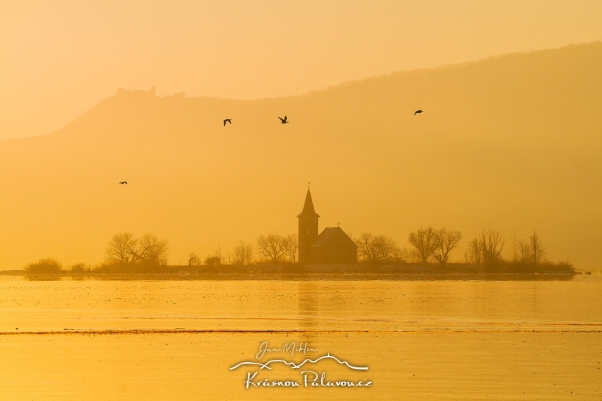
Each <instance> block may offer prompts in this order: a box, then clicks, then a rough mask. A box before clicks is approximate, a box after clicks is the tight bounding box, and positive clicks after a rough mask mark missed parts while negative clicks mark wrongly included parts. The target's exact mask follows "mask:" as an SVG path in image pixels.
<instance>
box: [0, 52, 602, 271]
mask: <svg viewBox="0 0 602 401" xmlns="http://www.w3.org/2000/svg"><path fill="white" fill-rule="evenodd" d="M600 71H602V43H600V42H597V43H592V44H584V45H573V46H568V47H564V48H560V49H554V50H545V51H537V52H533V53H529V54H513V55H507V56H501V57H493V58H490V59H487V60H483V61H479V62H473V63H466V64H462V65H457V66H449V67H445V68H439V69H431V70H419V71H410V72H399V73H393V74H389V75H385V76H379V77H375V78H371V79H367V80H363V81H357V82H349V83H346V84H344V85H341V86H336V87H332V88H327V89H325V90H322V91H317V92H311V93H308V94H306V95H303V96H297V97H286V98H273V99H263V100H244V101H243V100H228V99H216V98H185V97H184V96H166V97H157V96H155V95H154V93H153V92H150V91H127V90H124V91H120V93H118V94H116V95H115V96H113V97H111V98H109V99H105V100H103V101H102V102H100V103H99V104H97V105H96V106H94V107H92V108H91V109H90V110H89V111H88V112H86V113H85V114H83V115H82V116H81V117H79V118H78V119H76V120H74V121H72V122H70V123H69V124H67V125H66V126H65V127H63V128H61V129H60V130H58V131H56V132H54V133H52V134H50V135H46V136H38V137H32V138H26V139H18V140H8V141H2V142H0V188H1V189H0V191H1V192H0V270H1V269H14V268H20V267H22V266H24V265H25V264H26V263H27V262H31V261H35V260H37V259H39V258H41V257H53V258H57V259H59V260H61V261H62V262H63V263H65V264H67V265H68V264H70V263H74V262H79V261H85V262H89V263H97V262H99V261H101V260H102V258H103V253H104V248H105V245H106V243H107V241H108V240H109V239H110V237H111V236H112V235H113V234H115V233H117V232H122V231H129V232H132V233H134V234H135V235H136V236H138V235H141V234H143V233H145V232H152V233H155V234H157V235H158V236H159V237H160V238H168V239H169V240H170V244H171V252H170V255H171V256H170V261H171V262H172V263H185V262H186V260H187V256H188V253H189V252H196V253H197V254H199V255H200V256H201V257H202V258H204V257H205V256H206V255H207V254H209V253H212V252H213V251H214V250H215V249H216V248H217V247H218V246H219V247H220V248H221V251H222V253H223V254H226V255H227V253H228V252H229V251H230V250H231V249H232V248H233V246H234V245H235V243H237V242H238V241H239V239H242V240H245V241H247V242H253V243H255V239H256V238H257V236H258V235H260V234H267V233H280V234H287V233H294V232H296V230H297V219H296V215H297V214H298V213H299V212H300V211H301V208H302V206H303V201H304V197H305V191H306V189H307V185H308V182H310V181H311V188H312V194H313V199H314V204H315V207H316V211H317V213H319V214H320V215H321V216H322V217H321V218H320V230H322V228H324V227H326V226H334V225H336V224H337V223H338V222H340V225H341V227H342V228H343V229H344V230H345V231H347V232H352V233H353V234H354V235H359V234H360V233H361V232H363V231H371V232H374V233H377V234H387V235H390V236H392V237H393V238H395V239H396V240H397V241H398V243H399V244H400V245H402V246H407V235H408V233H409V232H410V231H412V230H415V229H416V228H418V227H420V226H426V225H433V226H435V227H443V226H445V227H448V228H453V229H456V230H461V231H462V233H463V235H464V239H463V240H462V248H461V249H459V250H457V251H456V252H455V253H454V254H453V255H452V259H454V260H459V259H462V258H463V253H464V245H465V244H466V242H467V240H469V239H471V238H472V237H473V236H474V234H475V233H476V232H479V231H480V230H481V229H488V228H493V229H496V230H499V231H501V232H502V233H503V234H504V235H505V237H506V250H509V248H510V236H511V235H513V234H514V235H516V236H517V237H518V238H522V237H523V236H525V235H527V234H529V233H530V232H532V230H533V229H537V230H538V231H539V234H540V236H541V237H542V239H543V242H544V245H545V246H546V247H547V248H548V255H547V256H548V257H549V258H550V259H553V260H558V259H565V260H566V259H569V260H570V261H571V262H573V263H575V265H576V267H578V268H579V267H597V266H600V261H601V260H602V248H601V247H600V246H599V244H600V243H601V241H602V233H601V231H600V227H602V207H600V205H601V204H602V157H601V155H600V152H601V149H602V113H601V110H602V74H600ZM200 79H202V77H200ZM417 109H422V110H424V113H422V114H420V115H416V116H414V115H413V114H414V111H415V110H417ZM284 115H287V116H288V118H289V121H290V124H286V125H282V124H280V121H279V120H278V118H277V117H278V116H281V117H282V116H284ZM31 118H35V115H32V116H31ZM225 118H231V119H232V124H231V125H228V126H226V127H224V126H223V119H225ZM123 180H127V181H128V185H127V186H126V185H117V183H118V182H119V181H123Z"/></svg>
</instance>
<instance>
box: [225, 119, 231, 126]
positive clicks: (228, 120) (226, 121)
mask: <svg viewBox="0 0 602 401" xmlns="http://www.w3.org/2000/svg"><path fill="white" fill-rule="evenodd" d="M226 123H230V124H232V119H231V118H226V119H225V120H224V127H225V126H226Z"/></svg>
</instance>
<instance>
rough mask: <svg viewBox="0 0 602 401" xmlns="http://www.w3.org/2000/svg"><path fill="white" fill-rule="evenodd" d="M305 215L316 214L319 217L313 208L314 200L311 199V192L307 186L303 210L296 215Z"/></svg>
mask: <svg viewBox="0 0 602 401" xmlns="http://www.w3.org/2000/svg"><path fill="white" fill-rule="evenodd" d="M307 216H316V217H320V215H319V214H318V213H316V210H315V209H314V202H313V201H312V200H311V192H309V188H308V189H307V195H306V196H305V204H304V205H303V210H302V211H301V213H299V215H298V216H297V217H307Z"/></svg>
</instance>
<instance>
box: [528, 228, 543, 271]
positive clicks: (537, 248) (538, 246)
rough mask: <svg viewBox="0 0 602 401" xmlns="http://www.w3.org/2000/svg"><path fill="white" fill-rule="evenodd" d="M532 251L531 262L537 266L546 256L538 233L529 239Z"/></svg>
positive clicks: (534, 233)
mask: <svg viewBox="0 0 602 401" xmlns="http://www.w3.org/2000/svg"><path fill="white" fill-rule="evenodd" d="M528 244H529V245H530V248H531V249H530V251H531V255H530V256H531V262H532V263H533V264H534V265H536V264H538V263H539V262H541V261H542V260H543V257H544V256H545V255H546V249H545V248H544V247H543V244H542V243H541V238H539V234H538V233H537V231H534V232H533V234H532V235H531V236H530V237H529V242H528Z"/></svg>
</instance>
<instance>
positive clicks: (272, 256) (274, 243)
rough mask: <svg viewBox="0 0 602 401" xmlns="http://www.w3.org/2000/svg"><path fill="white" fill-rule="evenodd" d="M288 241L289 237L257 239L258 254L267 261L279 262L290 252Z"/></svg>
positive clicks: (275, 235) (274, 236) (269, 235)
mask: <svg viewBox="0 0 602 401" xmlns="http://www.w3.org/2000/svg"><path fill="white" fill-rule="evenodd" d="M287 241H288V240H287V237H284V236H282V235H277V234H268V235H260V236H259V238H257V252H258V253H259V255H260V256H261V257H262V258H263V259H264V260H266V261H269V262H272V263H275V262H279V261H280V260H282V258H283V257H284V255H286V254H287V252H288V251H289V249H288V243H287Z"/></svg>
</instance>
